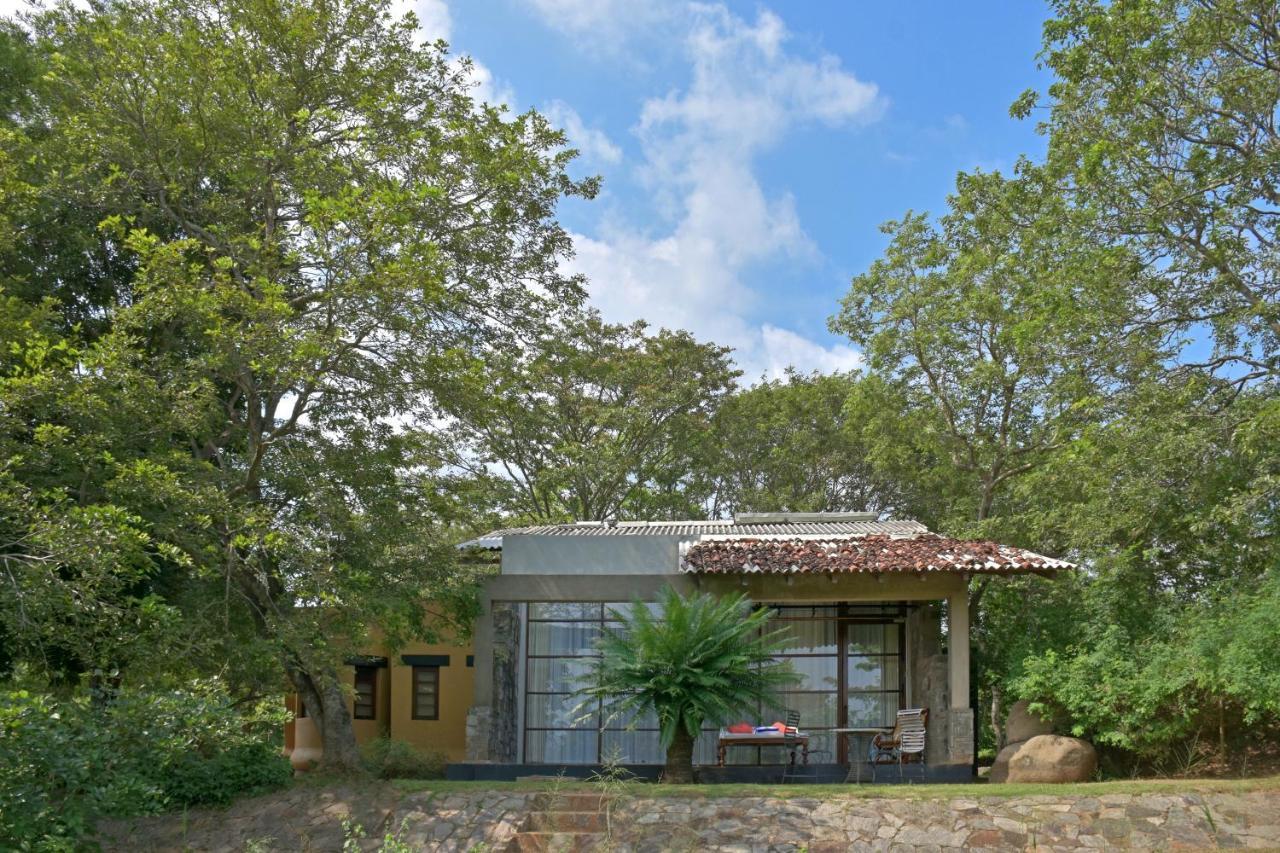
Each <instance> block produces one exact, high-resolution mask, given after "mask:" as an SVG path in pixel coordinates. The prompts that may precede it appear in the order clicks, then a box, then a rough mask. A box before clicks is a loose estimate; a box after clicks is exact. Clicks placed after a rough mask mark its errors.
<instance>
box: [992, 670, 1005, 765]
mask: <svg viewBox="0 0 1280 853" xmlns="http://www.w3.org/2000/svg"><path fill="white" fill-rule="evenodd" d="M1003 694H1004V691H1003V690H1001V689H1000V685H999V684H993V685H991V731H992V733H994V734H995V737H996V752H999V751H1000V750H1001V749H1004V726H1002V725H1000V714H1001V711H1002V710H1003V708H1002V707H1001V706H1002V705H1003V704H1004V703H1003V701H1002V700H1003V698H1004V695H1003Z"/></svg>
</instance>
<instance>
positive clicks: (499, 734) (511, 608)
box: [489, 602, 521, 762]
mask: <svg viewBox="0 0 1280 853" xmlns="http://www.w3.org/2000/svg"><path fill="white" fill-rule="evenodd" d="M492 613H493V704H492V705H491V706H490V707H489V759H490V760H491V761H501V762H514V761H515V760H516V752H517V746H518V741H519V736H520V721H519V719H517V715H518V711H519V707H520V696H519V689H520V677H519V673H520V670H519V667H520V630H521V622H520V610H519V605H517V604H513V603H510V602H494V604H493V608H492Z"/></svg>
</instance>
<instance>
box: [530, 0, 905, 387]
mask: <svg viewBox="0 0 1280 853" xmlns="http://www.w3.org/2000/svg"><path fill="white" fill-rule="evenodd" d="M546 2H552V0H546ZM554 2H556V3H558V4H560V5H561V6H575V7H576V5H577V4H575V3H571V2H569V1H568V0H554ZM687 15H688V18H687V24H688V27H687V33H688V35H687V39H686V41H685V49H686V57H687V61H688V63H689V66H690V70H691V81H690V83H689V84H688V86H687V88H685V89H684V90H681V91H673V92H670V93H668V94H667V95H665V96H663V97H658V98H652V99H650V100H649V101H647V102H646V103H645V104H644V106H643V108H642V110H641V114H640V120H639V123H638V125H637V127H636V133H637V135H638V136H639V138H640V141H641V144H642V147H643V150H644V155H645V162H644V164H643V166H642V167H641V179H642V180H643V181H644V182H645V185H646V186H647V188H648V189H649V190H650V191H651V196H652V198H653V201H654V203H655V205H656V206H657V207H658V210H659V212H660V213H661V214H662V215H663V217H664V219H665V221H666V222H667V223H668V224H667V226H665V227H664V228H662V229H660V231H661V232H665V233H657V234H652V233H649V232H647V231H644V230H642V229H640V228H639V227H637V226H635V225H633V224H629V223H628V222H626V221H625V220H624V221H622V222H606V223H605V224H603V225H602V226H601V228H600V229H599V230H598V231H597V233H596V234H595V235H594V236H591V237H588V236H584V235H575V246H576V249H577V253H578V254H577V257H576V258H575V260H574V261H573V262H572V264H571V266H572V267H573V269H574V270H575V271H577V272H583V273H585V274H586V275H587V276H588V278H589V279H590V282H591V284H590V288H591V299H592V302H593V303H594V304H595V305H597V306H598V307H599V308H600V309H601V311H602V312H603V313H604V314H605V316H606V317H608V318H610V319H614V320H632V319H635V318H643V319H645V320H648V321H649V322H650V323H652V324H654V325H660V326H667V327H671V328H684V329H688V330H690V331H692V332H694V333H695V334H697V335H698V336H700V337H703V338H708V339H710V340H713V341H716V342H718V343H722V344H727V345H729V346H732V347H734V348H735V350H736V351H737V354H736V358H737V361H738V363H739V366H740V367H742V368H743V369H744V370H745V371H746V372H747V377H748V378H749V379H755V378H757V377H758V376H759V375H761V374H762V373H767V374H768V375H771V376H778V375H781V374H782V372H783V371H784V370H785V368H786V367H787V366H788V365H789V364H790V365H794V366H795V367H797V368H799V369H801V370H805V371H807V370H812V369H821V370H835V369H841V370H843V369H849V368H850V367H853V366H856V362H857V358H858V356H857V353H856V352H854V351H853V350H852V349H850V348H849V347H847V346H842V345H836V346H833V347H824V346H822V345H820V344H818V343H816V342H814V341H810V340H808V339H806V338H803V337H802V336H800V335H798V334H796V333H795V332H791V331H788V330H786V329H782V328H779V327H777V326H776V325H773V324H763V325H761V324H757V323H753V322H750V321H749V320H748V319H747V318H748V317H750V316H751V313H752V310H753V308H756V307H758V305H757V303H758V301H759V298H758V295H757V294H756V293H754V292H753V291H752V290H751V289H750V287H749V286H748V285H747V284H746V282H745V281H744V275H745V273H746V272H747V271H748V270H749V269H750V268H752V267H753V266H756V265H760V264H763V263H767V262H771V261H775V260H779V259H792V260H795V261H801V262H803V261H806V260H809V261H811V260H814V259H816V257H817V250H816V249H815V247H814V246H813V245H812V243H811V241H810V240H809V238H808V237H807V236H806V235H805V233H804V229H803V227H802V226H801V224H800V220H799V217H798V216H797V214H796V210H795V204H794V200H793V199H792V198H791V197H790V196H789V195H786V194H783V195H780V196H774V197H770V196H769V195H768V194H766V192H765V191H764V188H763V187H762V186H761V184H760V181H759V180H758V178H757V177H756V174H755V170H754V165H755V164H754V161H755V158H756V156H757V155H759V154H760V153H761V152H763V151H765V150H768V149H769V148H770V147H772V146H774V145H776V144H777V143H778V142H779V141H780V140H781V139H782V138H783V137H784V136H785V135H786V134H787V133H788V132H789V131H790V130H791V129H793V128H795V127H797V126H802V125H805V124H821V125H824V126H829V127H850V126H854V125H858V124H861V123H863V122H867V121H871V120H873V119H874V118H875V117H876V116H877V115H878V114H879V112H880V110H881V109H882V106H883V101H882V99H881V98H880V96H879V94H878V91H877V89H876V87H875V86H874V85H873V84H870V83H866V82H863V81H861V80H859V79H857V78H856V77H855V76H854V75H853V74H851V73H850V72H848V71H847V70H845V69H844V68H843V67H841V65H840V62H839V60H838V59H837V58H835V57H833V56H830V55H823V56H820V57H818V58H817V59H808V58H804V57H800V56H797V55H794V54H793V53H791V52H789V51H788V49H787V41H788V34H787V31H786V27H785V25H784V24H783V22H782V20H781V19H780V18H779V17H778V16H777V15H774V14H773V13H771V12H768V11H762V12H761V13H760V14H759V15H758V16H757V18H756V20H755V21H754V22H749V21H746V20H744V19H742V18H739V17H737V16H736V15H734V14H732V13H731V12H730V11H729V10H728V9H726V8H725V7H724V6H722V5H714V6H705V5H699V6H690V7H688V9H687ZM583 20H586V19H585V18H584V19H583Z"/></svg>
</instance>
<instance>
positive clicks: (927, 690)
mask: <svg viewBox="0 0 1280 853" xmlns="http://www.w3.org/2000/svg"><path fill="white" fill-rule="evenodd" d="M907 655H908V658H909V660H910V662H911V706H912V707H915V708H928V709H929V727H928V735H927V737H926V739H925V759H926V760H927V761H928V762H929V764H931V765H935V764H947V763H949V762H950V760H951V759H950V751H949V749H948V746H947V742H948V740H947V731H948V730H947V720H948V714H947V711H948V710H949V706H950V704H951V700H950V698H949V697H948V696H947V656H946V655H945V654H943V653H942V619H941V608H940V607H939V603H938V602H936V601H922V602H920V603H919V604H918V605H917V606H915V607H913V608H912V609H911V612H910V613H909V614H908V615H907Z"/></svg>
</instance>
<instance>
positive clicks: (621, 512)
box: [447, 313, 738, 521]
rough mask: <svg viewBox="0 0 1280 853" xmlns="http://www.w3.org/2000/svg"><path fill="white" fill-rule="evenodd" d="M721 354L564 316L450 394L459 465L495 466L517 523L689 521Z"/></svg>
mask: <svg viewBox="0 0 1280 853" xmlns="http://www.w3.org/2000/svg"><path fill="white" fill-rule="evenodd" d="M728 353H729V351H728V349H726V348H724V347H719V346H715V345H713V344H704V343H700V342H698V341H697V340H695V339H694V338H693V336H692V335H690V334H688V333H687V332H669V331H666V330H662V331H659V332H658V333H657V334H654V335H651V334H647V333H646V327H645V324H644V323H634V324H632V325H629V326H623V325H613V324H609V323H605V322H604V321H602V320H601V319H600V317H599V315H597V314H595V313H585V314H583V315H581V316H577V317H571V318H567V319H566V320H565V322H564V323H563V324H562V325H558V326H557V327H555V328H552V329H549V330H548V331H547V333H546V334H545V335H544V336H543V337H542V338H541V339H540V340H539V341H538V343H537V344H536V346H532V347H529V348H528V349H526V350H523V351H519V352H512V353H505V354H504V353H493V354H491V355H490V356H489V358H488V360H487V365H486V368H485V370H483V371H477V372H476V373H474V374H472V375H471V376H470V377H468V378H469V380H470V383H471V384H470V385H469V386H467V387H466V388H464V389H460V390H458V391H457V392H456V393H452V394H451V395H450V396H449V405H448V407H447V409H448V412H449V414H450V415H452V416H453V417H454V418H456V420H457V424H456V435H457V437H458V439H459V442H460V444H461V446H462V448H463V453H462V455H461V457H460V458H459V463H460V464H462V465H465V466H467V467H468V468H469V469H471V470H472V471H473V472H474V473H475V474H476V475H477V476H484V475H485V473H486V472H487V471H490V470H491V469H492V468H494V467H496V468H498V469H500V471H501V472H502V473H503V474H504V475H505V476H506V478H507V479H508V480H509V482H510V483H512V484H514V494H513V495H512V496H511V497H512V504H511V511H512V513H513V514H514V515H515V516H516V517H522V518H526V519H535V520H540V521H564V520H582V521H596V520H603V519H608V518H617V517H619V516H630V517H638V518H654V517H659V518H660V517H671V516H672V515H675V516H680V515H687V514H688V512H689V508H688V501H687V498H686V496H685V494H684V490H683V489H681V488H680V484H681V482H682V481H683V480H684V479H685V477H686V476H687V474H688V472H689V471H690V470H691V461H690V460H691V458H692V456H691V454H692V450H693V448H694V446H695V445H696V444H697V443H698V442H700V441H701V440H702V437H703V435H704V434H705V433H706V431H707V429H708V427H709V423H710V420H711V417H712V415H713V414H714V412H715V410H716V407H717V406H718V405H719V403H720V402H721V401H722V400H723V399H724V398H725V396H726V395H727V394H728V392H729V391H730V389H732V387H733V381H734V377H736V376H737V375H738V374H737V372H736V371H735V370H733V368H732V367H731V366H730V362H729V355H728Z"/></svg>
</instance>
